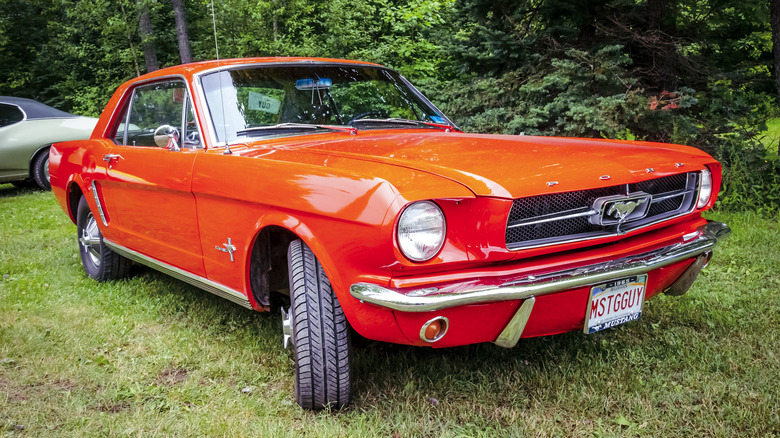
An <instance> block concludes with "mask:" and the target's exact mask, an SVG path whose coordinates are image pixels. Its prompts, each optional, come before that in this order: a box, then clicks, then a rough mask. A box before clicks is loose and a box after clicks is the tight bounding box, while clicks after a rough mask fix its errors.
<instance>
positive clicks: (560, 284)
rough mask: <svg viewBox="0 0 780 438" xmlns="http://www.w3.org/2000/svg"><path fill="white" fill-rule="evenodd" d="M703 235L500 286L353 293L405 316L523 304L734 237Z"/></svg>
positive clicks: (719, 230)
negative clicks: (485, 305)
mask: <svg viewBox="0 0 780 438" xmlns="http://www.w3.org/2000/svg"><path fill="white" fill-rule="evenodd" d="M697 232H698V237H696V238H695V239H693V240H690V241H687V242H686V241H682V242H679V243H675V244H672V245H669V246H665V247H663V248H659V249H656V250H653V251H650V252H647V253H644V254H636V255H632V256H628V257H623V258H620V259H617V260H611V261H608V262H604V263H598V264H594V265H590V266H584V267H581V268H576V269H570V270H565V271H559V272H554V273H550V274H545V275H541V276H538V277H529V278H526V279H524V280H521V281H514V282H511V283H505V284H503V285H500V286H487V287H484V288H479V286H477V287H472V288H470V289H466V290H463V291H460V292H454V293H446V292H441V291H438V289H436V288H423V289H419V290H409V291H404V293H401V292H399V291H397V290H393V289H388V288H386V287H382V286H379V285H376V284H372V283H355V284H353V285H352V286H351V287H350V293H351V294H352V296H353V297H355V298H356V299H358V300H360V301H361V302H367V303H371V304H375V305H377V306H381V307H386V308H388V309H393V310H399V311H402V312H429V311H434V310H441V309H446V308H450V307H456V306H465V305H469V304H478V303H488V302H497V301H510V300H523V299H527V298H530V297H532V296H535V297H538V296H541V295H548V294H553V293H556V292H562V291H565V290H568V289H573V288H577V287H582V286H589V285H593V284H597V283H600V282H602V281H608V280H612V279H616V278H620V277H629V276H632V275H639V274H646V273H648V272H649V271H652V270H654V269H658V268H662V267H664V266H668V265H671V264H673V263H677V262H680V261H683V260H686V259H690V258H694V257H697V256H698V255H699V254H703V253H705V252H708V251H712V248H713V247H714V246H715V244H716V243H717V242H718V239H721V238H724V237H726V236H728V235H729V234H730V233H731V229H730V228H729V227H728V225H726V224H722V223H719V222H709V223H707V224H706V225H703V226H702V227H700V228H699V230H698V231H697Z"/></svg>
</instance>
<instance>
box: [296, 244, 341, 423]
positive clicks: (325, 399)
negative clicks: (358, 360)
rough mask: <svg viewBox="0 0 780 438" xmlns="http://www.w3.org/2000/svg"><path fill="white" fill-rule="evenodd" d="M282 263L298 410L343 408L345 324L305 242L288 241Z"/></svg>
mask: <svg viewBox="0 0 780 438" xmlns="http://www.w3.org/2000/svg"><path fill="white" fill-rule="evenodd" d="M287 263H288V268H289V275H290V302H291V305H290V313H289V319H290V321H289V330H290V332H291V334H292V342H293V349H294V351H295V398H296V401H297V402H298V404H299V405H301V407H303V408H304V409H322V408H325V407H327V406H330V407H333V408H341V407H344V406H346V405H347V404H349V400H350V391H351V385H352V365H351V350H352V347H351V343H350V331H349V324H348V323H347V319H346V318H345V317H344V312H343V311H342V309H341V305H340V304H339V302H338V300H337V299H336V296H335V295H334V294H333V289H332V288H331V285H330V280H328V277H327V275H325V271H324V270H323V269H322V265H320V262H319V261H318V260H317V258H316V257H315V256H314V253H313V252H312V251H311V249H310V248H309V247H308V246H306V244H304V243H303V242H301V241H300V240H296V241H294V242H292V243H290V247H289V249H288V251H287Z"/></svg>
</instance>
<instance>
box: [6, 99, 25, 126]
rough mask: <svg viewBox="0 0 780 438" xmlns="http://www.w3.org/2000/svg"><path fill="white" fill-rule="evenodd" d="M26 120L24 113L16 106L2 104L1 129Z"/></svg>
mask: <svg viewBox="0 0 780 438" xmlns="http://www.w3.org/2000/svg"><path fill="white" fill-rule="evenodd" d="M22 120H24V113H23V112H22V110H20V109H19V107H17V106H16V105H8V104H5V103H0V128H2V127H4V126H8V125H13V124H14V123H17V122H21V121H22Z"/></svg>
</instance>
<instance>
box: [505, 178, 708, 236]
mask: <svg viewBox="0 0 780 438" xmlns="http://www.w3.org/2000/svg"><path fill="white" fill-rule="evenodd" d="M698 185H699V172H688V173H680V174H675V175H670V176H665V177H661V178H655V179H650V180H645V181H641V182H638V183H631V184H621V185H616V186H611V187H605V188H600V189H589V190H583V191H577V192H564V193H556V194H550V195H538V196H531V197H527V198H519V199H515V201H514V202H513V204H512V209H511V211H510V214H509V218H508V219H507V226H506V236H505V237H506V245H507V249H509V250H519V249H529V248H538V247H542V246H548V245H556V244H561V243H572V242H578V241H584V240H592V239H599V238H603V237H609V236H619V235H622V234H625V233H627V232H629V231H633V230H637V229H640V228H644V227H649V226H651V225H655V224H657V223H659V222H662V221H666V220H669V219H673V218H676V217H680V216H683V215H685V214H688V213H690V212H692V211H693V210H694V208H695V206H696V195H697V193H698ZM636 192H644V193H647V194H648V195H650V205H649V207H648V210H647V214H646V216H645V217H644V218H641V219H636V220H633V221H628V222H625V223H623V224H618V225H598V224H594V223H590V222H593V221H592V220H589V218H591V217H592V216H594V215H597V214H601V212H600V211H598V210H597V209H596V208H595V207H594V206H593V202H594V201H595V200H596V199H599V198H603V197H605V196H614V195H625V196H628V195H629V194H631V193H636ZM559 204H560V207H558V208H561V210H560V211H555V209H556V207H557V206H558V205H559ZM529 211H530V213H531V214H529ZM595 222H598V221H595Z"/></svg>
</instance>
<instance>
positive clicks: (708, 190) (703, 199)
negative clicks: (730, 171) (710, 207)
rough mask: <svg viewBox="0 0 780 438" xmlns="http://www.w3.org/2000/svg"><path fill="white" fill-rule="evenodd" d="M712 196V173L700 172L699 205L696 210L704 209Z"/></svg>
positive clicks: (706, 170)
mask: <svg viewBox="0 0 780 438" xmlns="http://www.w3.org/2000/svg"><path fill="white" fill-rule="evenodd" d="M711 196H712V173H710V171H709V169H704V170H702V171H701V182H700V183H699V203H698V204H696V208H704V206H705V205H707V203H708V202H710V197H711Z"/></svg>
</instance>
